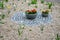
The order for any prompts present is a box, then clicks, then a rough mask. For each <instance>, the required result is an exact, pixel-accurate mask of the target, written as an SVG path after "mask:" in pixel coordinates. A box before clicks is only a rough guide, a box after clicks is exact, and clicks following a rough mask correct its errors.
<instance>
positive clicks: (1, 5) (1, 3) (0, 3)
mask: <svg viewBox="0 0 60 40" xmlns="http://www.w3.org/2000/svg"><path fill="white" fill-rule="evenodd" d="M0 8H1V9H3V8H4V4H3V1H1V2H0Z"/></svg>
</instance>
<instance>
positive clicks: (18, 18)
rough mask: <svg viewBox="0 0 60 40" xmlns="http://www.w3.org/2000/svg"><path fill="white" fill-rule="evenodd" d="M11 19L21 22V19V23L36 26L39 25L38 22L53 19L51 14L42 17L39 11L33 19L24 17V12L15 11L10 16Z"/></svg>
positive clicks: (46, 21) (48, 21)
mask: <svg viewBox="0 0 60 40" xmlns="http://www.w3.org/2000/svg"><path fill="white" fill-rule="evenodd" d="M11 20H12V21H14V22H16V23H21V21H22V22H23V24H25V25H28V26H36V25H40V24H48V23H51V22H52V20H53V19H52V15H51V14H49V16H48V17H46V18H44V17H42V16H41V13H40V12H37V17H36V18H35V19H34V20H29V19H27V18H26V16H25V13H24V12H17V13H15V14H14V15H13V16H12V18H11Z"/></svg>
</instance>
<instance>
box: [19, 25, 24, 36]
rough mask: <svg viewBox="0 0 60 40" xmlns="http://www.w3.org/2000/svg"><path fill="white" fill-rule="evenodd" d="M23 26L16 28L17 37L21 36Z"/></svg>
mask: <svg viewBox="0 0 60 40" xmlns="http://www.w3.org/2000/svg"><path fill="white" fill-rule="evenodd" d="M23 26H24V25H20V27H19V28H18V35H19V36H20V35H22V33H23V29H24V27H23Z"/></svg>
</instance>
